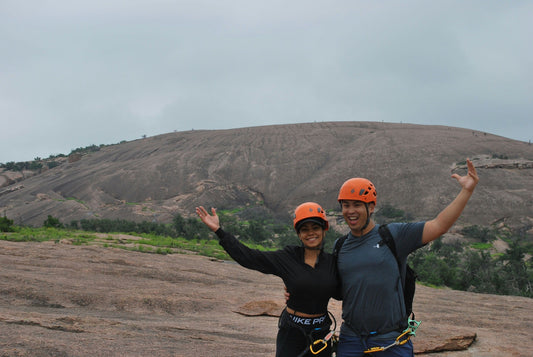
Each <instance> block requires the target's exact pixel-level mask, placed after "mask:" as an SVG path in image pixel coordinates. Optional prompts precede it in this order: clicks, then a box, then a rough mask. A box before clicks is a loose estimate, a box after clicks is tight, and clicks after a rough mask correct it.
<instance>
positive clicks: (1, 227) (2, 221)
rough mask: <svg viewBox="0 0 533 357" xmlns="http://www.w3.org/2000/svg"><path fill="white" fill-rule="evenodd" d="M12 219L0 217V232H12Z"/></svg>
mask: <svg viewBox="0 0 533 357" xmlns="http://www.w3.org/2000/svg"><path fill="white" fill-rule="evenodd" d="M14 231H15V230H14V229H13V220H12V219H9V218H7V217H6V216H4V217H0V232H14Z"/></svg>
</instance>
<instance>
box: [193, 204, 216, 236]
mask: <svg viewBox="0 0 533 357" xmlns="http://www.w3.org/2000/svg"><path fill="white" fill-rule="evenodd" d="M211 213H212V215H210V214H209V213H208V212H207V210H206V209H205V208H204V207H203V206H200V207H196V214H197V215H198V217H200V219H201V220H202V222H204V224H205V225H206V226H207V227H209V229H210V230H212V231H213V232H216V231H217V230H218V229H219V228H220V221H219V219H218V216H217V210H216V209H214V208H211Z"/></svg>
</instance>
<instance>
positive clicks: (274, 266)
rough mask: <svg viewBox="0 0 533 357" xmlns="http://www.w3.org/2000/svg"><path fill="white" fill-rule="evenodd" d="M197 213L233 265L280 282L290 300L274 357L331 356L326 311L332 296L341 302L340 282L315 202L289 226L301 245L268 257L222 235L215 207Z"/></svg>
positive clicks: (303, 206)
mask: <svg viewBox="0 0 533 357" xmlns="http://www.w3.org/2000/svg"><path fill="white" fill-rule="evenodd" d="M196 213H197V214H198V216H199V217H200V219H201V220H202V222H204V223H205V225H206V226H207V227H209V229H211V230H212V231H213V232H215V234H216V235H217V237H218V238H219V243H220V245H221V246H222V247H223V248H224V249H225V250H226V252H228V253H229V255H230V256H231V257H232V258H233V259H234V260H235V261H236V262H237V263H239V264H240V265H242V266H243V267H245V268H248V269H253V270H257V271H260V272H262V273H265V274H273V275H276V276H279V277H280V278H282V279H283V282H284V283H285V286H286V288H287V291H288V293H289V294H290V298H289V299H288V300H287V306H286V308H285V309H284V310H283V312H282V313H281V316H280V320H279V329H278V334H277V339H276V357H296V356H298V357H304V356H306V357H310V356H318V357H328V356H331V354H332V346H331V343H332V340H331V334H330V327H331V325H332V319H331V317H330V315H329V313H328V310H327V308H328V303H329V299H330V298H331V297H334V298H337V299H338V297H339V279H338V274H337V264H336V261H335V259H334V257H333V255H332V254H329V253H326V252H324V251H323V245H324V244H323V243H324V242H323V241H324V237H325V236H326V231H327V230H328V228H329V223H328V220H327V218H326V214H325V212H324V209H323V208H322V207H321V206H320V205H319V204H317V203H314V202H306V203H302V204H301V205H300V206H298V207H297V208H296V210H295V212H294V216H295V218H294V222H293V223H294V229H295V230H296V234H297V235H298V238H299V239H300V241H301V242H302V246H287V247H285V248H284V249H282V250H277V251H271V252H263V251H259V250H254V249H250V248H248V247H247V246H245V245H244V244H242V243H240V242H239V241H238V240H237V239H236V238H235V237H234V236H233V235H232V234H230V233H227V232H225V231H224V230H222V228H221V227H220V222H219V217H218V216H217V213H216V210H215V209H214V208H212V209H211V214H209V213H208V212H207V210H206V209H205V208H204V207H202V206H200V207H196ZM326 336H327V337H326Z"/></svg>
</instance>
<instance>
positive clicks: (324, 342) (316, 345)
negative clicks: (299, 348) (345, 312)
mask: <svg viewBox="0 0 533 357" xmlns="http://www.w3.org/2000/svg"><path fill="white" fill-rule="evenodd" d="M328 315H329V317H330V319H331V321H332V322H333V324H332V325H333V328H332V329H330V331H329V332H328V334H327V335H326V336H324V338H320V339H318V340H315V341H314V342H313V343H311V344H310V345H309V350H310V351H311V353H312V354H314V355H317V354H319V353H320V352H322V351H324V350H325V349H326V348H327V347H328V343H331V346H332V348H334V346H335V345H336V344H337V342H338V337H337V336H336V335H335V329H336V328H337V320H335V316H333V314H332V313H331V312H329V311H328ZM329 341H331V342H329ZM305 353H307V348H306V349H305V350H304V351H303V352H302V354H301V355H300V356H303V355H305Z"/></svg>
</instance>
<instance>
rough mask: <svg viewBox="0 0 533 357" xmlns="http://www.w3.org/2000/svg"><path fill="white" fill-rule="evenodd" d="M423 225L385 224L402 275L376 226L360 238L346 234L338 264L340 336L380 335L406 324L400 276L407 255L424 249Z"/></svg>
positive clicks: (421, 223) (403, 274)
mask: <svg viewBox="0 0 533 357" xmlns="http://www.w3.org/2000/svg"><path fill="white" fill-rule="evenodd" d="M424 224H425V222H417V223H390V224H388V225H387V226H388V227H389V230H390V232H391V234H392V237H393V239H394V242H395V244H396V250H397V252H398V257H399V259H400V262H401V266H402V274H401V275H400V274H399V272H398V264H397V263H396V259H395V257H394V254H393V253H392V251H391V250H390V249H389V247H388V246H387V245H386V244H385V243H383V242H382V238H381V236H380V235H379V233H378V227H379V226H378V225H376V226H375V227H374V228H373V229H372V230H371V231H370V232H368V233H367V234H365V235H363V236H362V237H355V236H353V235H352V234H351V233H349V234H348V238H346V240H345V241H344V244H343V245H342V247H341V249H340V251H339V253H338V262H337V265H338V269H339V275H340V278H341V282H342V299H343V302H342V318H343V320H344V323H343V325H342V327H341V333H342V334H347V335H353V336H367V335H371V334H381V333H386V332H391V331H393V330H396V329H399V328H400V326H402V325H404V324H405V323H406V321H404V320H405V319H406V316H405V303H404V299H403V290H402V286H403V284H402V277H404V276H405V269H406V261H407V256H408V255H409V253H411V252H413V251H415V250H416V249H418V248H420V247H422V246H423V244H422V233H423V230H424ZM380 242H381V244H380ZM346 325H347V326H346Z"/></svg>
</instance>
